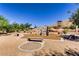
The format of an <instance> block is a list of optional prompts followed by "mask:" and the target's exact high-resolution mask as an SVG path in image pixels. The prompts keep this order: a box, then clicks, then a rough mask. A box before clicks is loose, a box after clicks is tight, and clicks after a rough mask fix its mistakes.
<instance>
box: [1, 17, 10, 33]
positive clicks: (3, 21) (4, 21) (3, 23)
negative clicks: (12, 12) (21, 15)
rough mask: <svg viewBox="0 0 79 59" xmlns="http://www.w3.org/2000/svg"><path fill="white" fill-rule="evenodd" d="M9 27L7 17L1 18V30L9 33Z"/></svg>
mask: <svg viewBox="0 0 79 59" xmlns="http://www.w3.org/2000/svg"><path fill="white" fill-rule="evenodd" d="M8 25H9V22H8V20H7V19H6V18H5V17H3V16H0V30H1V31H3V32H4V31H7V28H8Z"/></svg>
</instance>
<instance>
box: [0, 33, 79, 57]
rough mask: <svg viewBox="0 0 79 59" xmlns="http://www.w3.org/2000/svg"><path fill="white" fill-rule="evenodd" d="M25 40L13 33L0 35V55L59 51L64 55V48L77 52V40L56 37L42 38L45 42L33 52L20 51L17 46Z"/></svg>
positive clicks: (78, 49)
mask: <svg viewBox="0 0 79 59" xmlns="http://www.w3.org/2000/svg"><path fill="white" fill-rule="evenodd" d="M21 34H22V33H21ZM27 37H28V36H27ZM25 41H27V38H23V37H22V38H20V37H17V36H15V34H12V35H8V36H0V56H33V55H34V56H36V55H41V56H49V55H54V54H56V53H59V54H60V55H61V56H62V55H65V54H64V50H65V49H68V48H71V49H73V50H77V51H78V52H79V42H75V41H67V40H65V41H61V40H56V39H55V40H54V39H53V40H50V39H44V41H45V44H44V47H43V48H42V49H41V50H38V51H35V52H22V51H20V50H19V49H18V46H19V45H20V44H22V43H23V42H25ZM53 53H54V54H53Z"/></svg>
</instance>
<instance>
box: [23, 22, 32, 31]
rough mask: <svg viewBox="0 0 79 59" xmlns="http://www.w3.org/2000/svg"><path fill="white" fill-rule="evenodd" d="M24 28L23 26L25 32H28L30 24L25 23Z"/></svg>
mask: <svg viewBox="0 0 79 59" xmlns="http://www.w3.org/2000/svg"><path fill="white" fill-rule="evenodd" d="M24 26H25V28H26V30H29V29H31V26H32V24H29V23H25V24H24Z"/></svg>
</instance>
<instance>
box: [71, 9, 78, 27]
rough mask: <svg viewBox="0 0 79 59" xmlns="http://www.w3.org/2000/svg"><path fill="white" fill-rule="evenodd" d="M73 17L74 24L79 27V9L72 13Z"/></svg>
mask: <svg viewBox="0 0 79 59" xmlns="http://www.w3.org/2000/svg"><path fill="white" fill-rule="evenodd" d="M71 19H72V20H73V24H74V25H78V27H79V9H78V10H77V11H76V12H75V13H73V14H72V16H71Z"/></svg>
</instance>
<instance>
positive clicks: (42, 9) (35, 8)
mask: <svg viewBox="0 0 79 59" xmlns="http://www.w3.org/2000/svg"><path fill="white" fill-rule="evenodd" d="M77 8H79V5H76V4H68V3H65V4H64V3H63V4H62V3H59V4H58V3H57V4H56V3H15V4H14V3H0V15H3V16H4V17H6V18H7V19H8V20H9V22H10V23H13V22H17V23H27V22H28V23H31V24H32V25H33V26H34V25H37V26H42V25H52V24H55V23H56V22H57V21H58V20H67V19H68V18H69V17H70V16H71V14H69V13H67V11H69V10H70V11H72V12H74V11H75V10H76V9H77Z"/></svg>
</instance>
